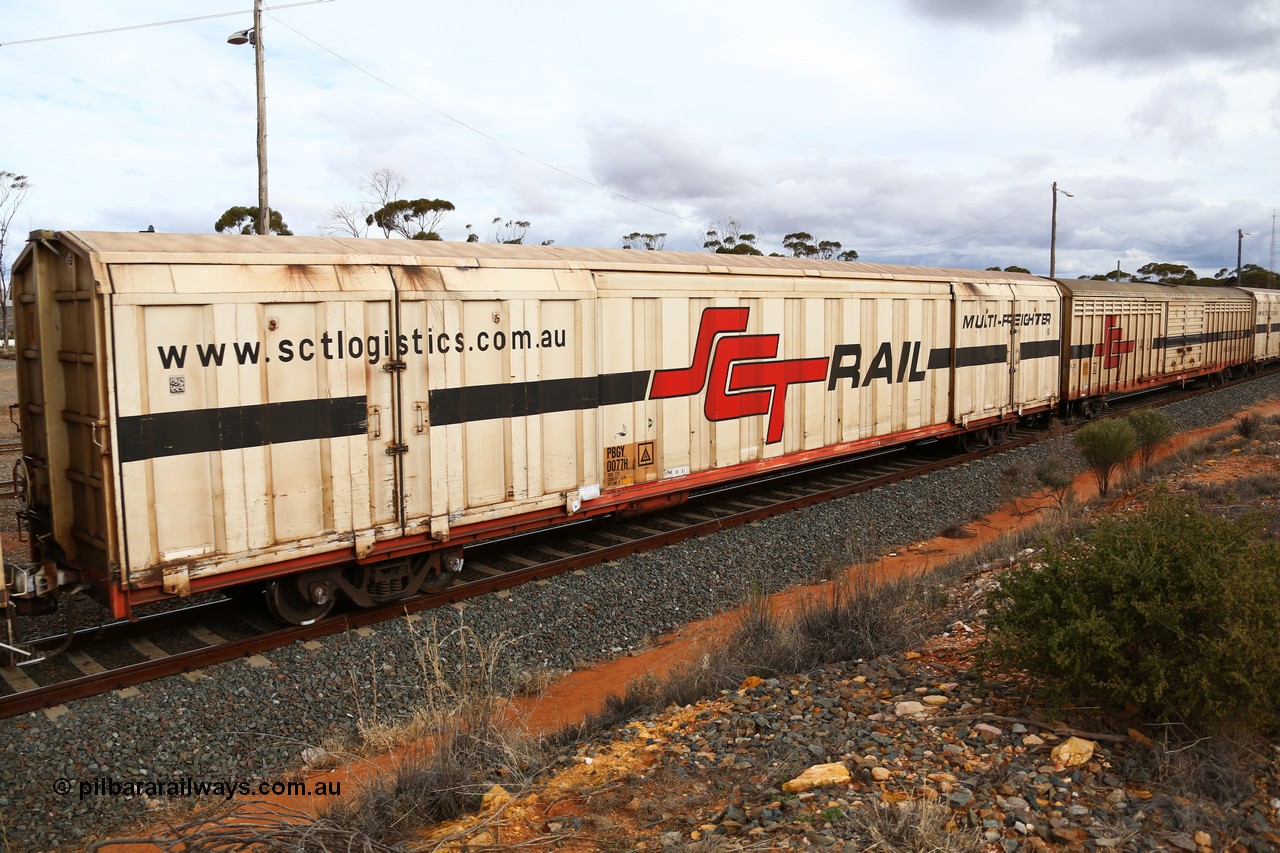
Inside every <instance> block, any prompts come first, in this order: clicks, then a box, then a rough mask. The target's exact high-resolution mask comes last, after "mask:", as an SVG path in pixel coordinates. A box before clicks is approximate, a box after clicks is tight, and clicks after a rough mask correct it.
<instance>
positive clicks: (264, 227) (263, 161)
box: [253, 0, 271, 234]
mask: <svg viewBox="0 0 1280 853" xmlns="http://www.w3.org/2000/svg"><path fill="white" fill-rule="evenodd" d="M262 66H263V57H262V0H253V68H254V77H255V82H256V83H257V90H258V233H259V234H270V233H271V208H270V207H269V206H268V205H267V82H266V75H265V73H264V72H263V67H262Z"/></svg>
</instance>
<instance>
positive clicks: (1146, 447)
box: [1126, 409, 1173, 468]
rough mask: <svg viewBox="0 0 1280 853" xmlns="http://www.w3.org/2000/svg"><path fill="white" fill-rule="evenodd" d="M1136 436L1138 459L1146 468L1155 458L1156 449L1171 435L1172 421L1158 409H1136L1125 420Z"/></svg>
mask: <svg viewBox="0 0 1280 853" xmlns="http://www.w3.org/2000/svg"><path fill="white" fill-rule="evenodd" d="M1126 420H1128V421H1129V426H1131V427H1133V431H1134V433H1135V434H1136V435H1137V436H1138V458H1140V459H1141V460H1142V467H1143V468H1146V467H1147V466H1149V465H1150V464H1151V460H1152V459H1153V458H1155V453H1156V448H1157V447H1159V446H1160V443H1161V442H1163V441H1165V440H1166V439H1168V438H1169V436H1171V435H1173V421H1171V420H1169V416H1168V415H1166V414H1165V413H1164V412H1162V411H1160V410H1159V409H1138V410H1136V411H1133V412H1130V413H1129V416H1128V417H1127V418H1126Z"/></svg>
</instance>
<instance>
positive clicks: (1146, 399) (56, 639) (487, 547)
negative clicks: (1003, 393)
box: [0, 380, 1244, 718]
mask: <svg viewBox="0 0 1280 853" xmlns="http://www.w3.org/2000/svg"><path fill="white" fill-rule="evenodd" d="M1237 381H1244V380H1237ZM1198 393H1203V391H1202V390H1180V391H1165V392H1160V393H1159V394H1158V395H1152V394H1148V395H1141V396H1140V397H1134V398H1130V399H1129V400H1125V401H1121V402H1120V403H1117V404H1116V405H1115V406H1113V407H1112V411H1113V412H1117V413H1119V412H1123V411H1125V410H1127V409H1131V408H1139V407H1142V406H1147V405H1165V404H1168V403H1172V402H1177V401H1179V400H1183V399H1187V398H1189V397H1192V396H1195V395H1196V394H1198ZM1062 429H1063V428H1062V427H1059V428H1056V429H1054V430H1052V431H1046V430H1042V429H1018V430H1015V431H1013V432H1012V433H1011V434H1009V435H1008V436H1007V437H1006V438H1005V440H1004V441H1001V442H1000V443H998V444H991V445H988V446H983V447H979V448H975V449H973V450H970V451H969V452H958V451H957V450H956V449H955V448H954V445H953V444H952V443H950V442H933V443H927V444H923V445H916V446H911V447H906V448H898V449H893V450H887V451H883V452H879V453H874V454H864V455H862V456H859V457H855V458H853V459H849V460H843V461H840V462H836V463H829V464H825V465H818V466H812V467H810V468H806V469H803V470H800V471H792V472H788V473H786V474H783V475H779V476H775V477H769V478H761V479H758V480H754V481H751V482H747V483H739V484H734V485H730V486H725V487H720V488H717V489H714V490H708V491H706V492H702V493H697V494H695V495H693V496H691V498H690V500H689V501H688V502H687V503H686V504H684V505H682V506H680V507H678V508H675V509H671V510H667V511H664V512H660V513H654V514H651V515H646V516H642V517H640V518H639V519H636V520H630V521H625V520H616V519H599V520H594V521H586V522H578V523H566V524H564V525H560V526H557V527H555V528H552V529H549V530H544V531H539V532H536V533H528V534H521V535H518V536H512V537H508V538H506V539H501V540H497V541H493V542H488V543H485V544H483V545H477V546H473V547H472V548H469V549H468V552H467V560H466V563H465V565H464V568H463V571H462V573H461V575H460V576H459V578H458V579H457V581H455V583H454V585H453V586H451V587H450V588H449V589H447V590H445V591H443V592H439V593H432V594H423V595H418V596H415V597H413V598H409V599H405V600H403V601H399V602H394V603H391V604H387V605H383V606H380V607H375V608H368V609H353V610H349V611H346V612H338V613H335V614H333V615H331V616H329V617H327V618H325V619H323V620H321V621H318V622H315V623H313V624H310V625H304V626H291V627H280V626H278V625H276V624H273V623H272V622H271V620H270V617H268V616H267V615H266V611H265V609H264V608H262V607H260V606H255V604H254V603H253V602H251V601H245V600H230V599H223V598H218V599H214V600H211V601H208V602H204V603H201V604H197V605H193V606H190V607H185V608H181V609H177V610H170V611H166V612H162V613H157V614H155V615H152V616H147V617H144V618H142V619H139V620H135V621H133V622H129V621H120V622H114V623H111V624H108V625H104V626H100V627H94V628H86V629H82V630H79V631H77V632H75V633H74V634H73V635H71V636H70V637H67V636H66V635H59V636H49V637H44V638H41V639H39V640H36V641H33V642H30V643H27V644H25V645H26V648H28V649H31V650H32V651H34V652H36V653H37V654H40V653H45V654H50V655H51V656H50V657H49V659H48V660H46V661H42V662H37V663H33V664H31V665H27V666H23V667H5V668H0V680H2V683H0V692H2V693H3V694H4V695H0V718H6V717H12V716H16V715H19V714H23V713H27V712H30V711H35V710H39V709H42V708H43V709H45V712H46V714H49V715H50V716H56V715H58V714H60V713H62V712H63V711H64V710H65V703H67V702H70V701H73V700H76V699H81V698H86V697H89V696H94V695H98V694H101V693H106V692H109V691H113V690H117V691H119V690H130V689H136V687H137V686H138V685H141V684H144V683H145V682H148V681H152V680H155V679H158V678H164V677H167V676H172V675H178V674H186V675H187V677H189V678H193V679H194V678H199V677H201V676H202V670H203V669H204V668H206V667H210V666H213V665H215V664H218V663H223V662H226V661H230V660H235V659H240V658H243V659H246V660H247V661H248V664H249V665H250V666H254V665H265V659H264V658H260V656H261V655H262V653H263V652H266V651H269V650H271V649H276V648H280V647H282V646H286V645H289V644H291V643H295V642H307V641H311V640H315V639H317V638H319V637H323V636H327V635H330V634H336V633H340V632H343V631H349V630H355V629H360V628H365V627H367V626H372V625H375V624H376V623H378V622H382V621H386V620H388V619H393V618H397V617H402V616H408V617H409V618H414V617H413V614H416V613H418V612H420V611H424V610H428V609H431V608H433V607H439V606H441V605H444V604H448V603H452V602H460V601H465V600H466V599H468V598H473V597H476V596H480V595H485V594H488V593H493V592H498V591H501V590H504V589H508V588H511V587H514V586H518V585H520V584H523V583H528V582H530V581H533V580H537V579H541V578H546V577H551V576H553V575H557V574H561V573H564V572H568V571H573V570H577V569H584V568H587V567H590V566H593V565H598V564H600V563H604V562H607V561H609V560H615V559H619V558H621V557H624V556H627V555H630V554H635V553H638V552H641V551H647V550H651V549H654V548H658V547H661V546H663V545H667V544H671V543H673V542H678V541H681V540H683V539H688V538H692V537H695V536H701V535H705V534H707V533H710V532H713V531H715V530H721V529H726V528H730V527H734V526H737V525H741V524H747V523H750V522H752V521H757V520H760V519H764V518H768V517H770V516H774V515H779V514H782V513H785V512H789V511H792V510H795V509H799V508H801V507H805V506H808V505H811V504H815V503H819V502H822V501H827V500H833V499H836V498H840V497H844V496H846V495H850V494H854V493H856V492H860V491H866V490H868V489H872V488H876V487H878V486H883V485H886V484H888V483H892V482H895V481H897V480H901V479H904V478H907V477H913V476H920V475H923V474H927V473H929V472H932V471H937V470H940V469H942V468H946V467H950V466H954V465H960V464H963V463H965V462H967V461H971V460H974V459H978V458H982V457H985V456H989V455H992V454H995V453H1000V452H1004V451H1006V450H1009V449H1012V448H1015V447H1020V446H1023V445H1026V444H1030V443H1033V442H1035V441H1039V440H1041V439H1042V438H1045V437H1047V436H1049V435H1057V434H1060V432H1061V431H1062ZM1066 429H1070V427H1069V426H1068V427H1066ZM5 691H7V692H5Z"/></svg>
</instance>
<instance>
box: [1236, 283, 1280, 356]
mask: <svg viewBox="0 0 1280 853" xmlns="http://www.w3.org/2000/svg"><path fill="white" fill-rule="evenodd" d="M1243 289H1244V290H1245V291H1246V292H1247V293H1249V294H1250V295H1251V296H1252V297H1253V300H1254V338H1253V341H1254V342H1253V357H1254V358H1255V359H1257V360H1259V361H1272V360H1274V359H1277V358H1280V290H1262V289H1255V288H1252V287H1249V288H1243Z"/></svg>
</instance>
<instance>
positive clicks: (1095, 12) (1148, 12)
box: [908, 0, 1280, 67]
mask: <svg viewBox="0 0 1280 853" xmlns="http://www.w3.org/2000/svg"><path fill="white" fill-rule="evenodd" d="M908 5H909V7H910V8H912V9H913V10H915V11H916V12H917V13H919V14H920V15H921V16H922V17H924V18H927V19H933V20H936V21H938V22H940V23H944V24H962V25H969V26H972V27H975V28H990V27H999V28H1007V27H1009V26H1012V25H1015V24H1019V23H1022V22H1023V21H1025V20H1027V19H1029V18H1031V17H1032V16H1035V17H1038V18H1042V19H1045V20H1047V21H1049V22H1050V23H1051V24H1052V25H1053V26H1054V27H1055V29H1056V30H1057V37H1056V39H1055V46H1054V54H1055V58H1056V59H1058V60H1059V61H1060V62H1061V63H1063V64H1064V65H1068V66H1069V65H1072V64H1080V63H1084V64H1090V65H1110V66H1122V67H1124V66H1129V67H1132V66H1151V67H1163V66H1171V65H1177V64H1181V63H1186V62H1188V61H1192V60H1207V61H1217V62H1224V63H1228V64H1231V65H1236V64H1241V63H1248V62H1267V61H1274V60H1275V59H1277V58H1278V57H1280V11H1277V6H1276V4H1275V3H1274V2H1272V0H1233V2H1230V3H1207V2H1204V0H979V2H966V3H958V2H954V0H908Z"/></svg>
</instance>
